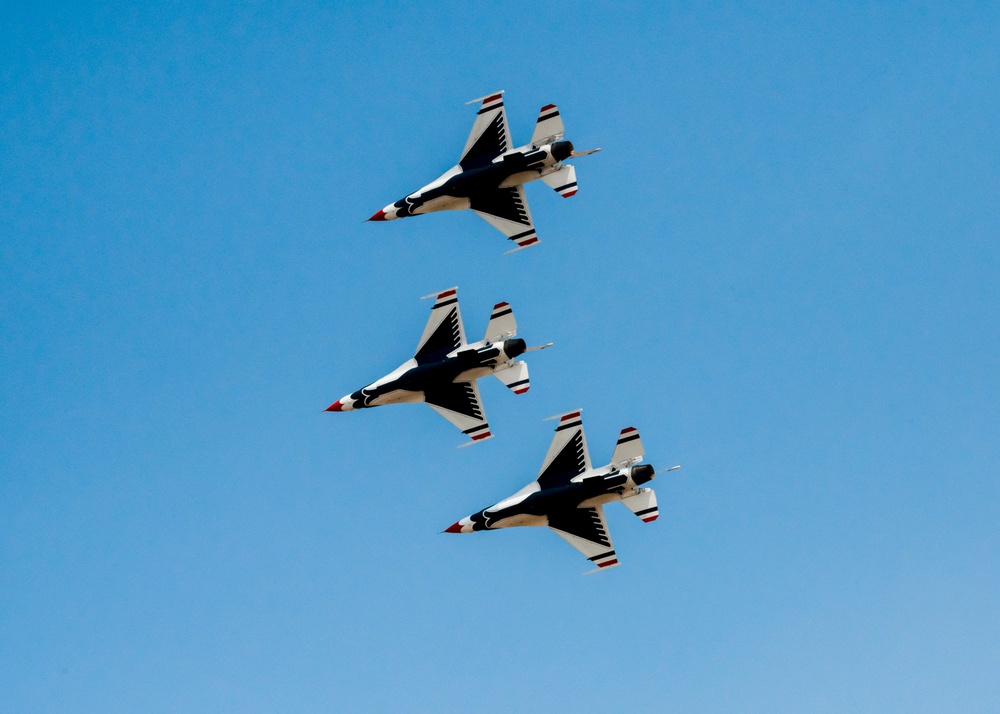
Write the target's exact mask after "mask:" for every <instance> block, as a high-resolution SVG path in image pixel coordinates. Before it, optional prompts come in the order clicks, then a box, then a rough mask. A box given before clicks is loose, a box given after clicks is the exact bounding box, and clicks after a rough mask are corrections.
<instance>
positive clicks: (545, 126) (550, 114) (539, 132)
mask: <svg viewBox="0 0 1000 714" xmlns="http://www.w3.org/2000/svg"><path fill="white" fill-rule="evenodd" d="M564 132H565V129H563V122H562V117H561V116H559V108H558V107H557V106H556V105H555V104H546V105H545V106H544V107H542V108H541V111H539V112H538V121H536V122H535V131H534V133H532V135H531V145H532V146H542V145H544V144H548V143H551V142H553V141H555V140H556V139H561V138H562V136H563V133H564Z"/></svg>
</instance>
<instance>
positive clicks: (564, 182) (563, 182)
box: [542, 164, 577, 198]
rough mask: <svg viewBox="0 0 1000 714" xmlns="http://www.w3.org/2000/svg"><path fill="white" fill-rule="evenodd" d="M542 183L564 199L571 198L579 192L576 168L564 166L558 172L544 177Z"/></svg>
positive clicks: (569, 165)
mask: <svg viewBox="0 0 1000 714" xmlns="http://www.w3.org/2000/svg"><path fill="white" fill-rule="evenodd" d="M542 181H544V182H545V183H546V184H547V185H548V186H549V188H551V189H552V190H553V191H555V192H556V193H558V194H559V195H560V196H562V197H563V198H569V197H570V196H572V195H574V194H575V193H576V191H577V186H576V167H574V166H573V165H572V164H564V165H563V167H562V168H561V169H559V170H558V171H553V172H552V173H550V174H546V175H545V176H542Z"/></svg>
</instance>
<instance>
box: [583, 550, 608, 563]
mask: <svg viewBox="0 0 1000 714" xmlns="http://www.w3.org/2000/svg"><path fill="white" fill-rule="evenodd" d="M614 555H615V552H614V551H613V550H609V551H608V552H607V553H601V554H600V555H592V556H590V557H589V558H587V560H593V561H597V560H604V559H605V558H613V557H614Z"/></svg>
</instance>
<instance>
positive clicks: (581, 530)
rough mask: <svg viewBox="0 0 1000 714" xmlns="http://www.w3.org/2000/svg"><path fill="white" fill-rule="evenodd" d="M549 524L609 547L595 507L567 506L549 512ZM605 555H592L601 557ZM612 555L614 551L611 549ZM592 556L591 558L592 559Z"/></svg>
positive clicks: (609, 542)
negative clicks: (563, 508)
mask: <svg viewBox="0 0 1000 714" xmlns="http://www.w3.org/2000/svg"><path fill="white" fill-rule="evenodd" d="M549 526H550V527H552V528H555V529H557V530H560V531H564V532H566V533H569V534H571V535H575V536H577V537H578V538H583V539H584V540H589V541H590V542H591V543H600V544H601V545H603V546H605V547H607V548H610V547H611V539H610V538H608V534H607V532H606V531H605V530H604V527H603V526H602V525H601V515H600V514H599V513H598V512H597V509H596V508H567V509H565V510H561V511H555V512H554V513H549ZM606 555H608V554H607V553H606V554H605V555H598V556H594V557H595V558H603V557H605V556H606ZM611 555H614V551H611ZM593 559H594V558H591V560H593Z"/></svg>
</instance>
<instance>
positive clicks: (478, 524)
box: [444, 411, 680, 572]
mask: <svg viewBox="0 0 1000 714" xmlns="http://www.w3.org/2000/svg"><path fill="white" fill-rule="evenodd" d="M553 419H558V420H559V425H558V426H557V427H556V434H555V437H554V438H553V439H552V444H551V445H550V446H549V451H548V453H547V454H546V455H545V461H543V462H542V469H541V471H540V472H539V474H538V478H536V479H535V480H534V481H532V482H531V483H529V484H528V485H527V486H525V487H524V488H522V489H521V490H520V491H518V492H517V493H515V494H514V495H513V496H510V497H509V498H505V499H504V500H502V501H500V502H499V503H495V504H493V505H492V506H489V507H488V508H484V509H483V510H481V511H477V512H476V513H473V514H472V515H471V516H467V517H466V518H463V519H462V520H460V521H458V522H456V523H454V524H452V525H451V526H449V527H448V528H447V529H445V531H444V532H445V533H471V532H473V531H487V530H496V529H497V528H510V527H512V526H548V527H549V528H551V529H552V530H554V531H555V532H556V533H557V534H558V535H560V536H561V537H562V538H563V539H564V540H566V542H567V543H569V544H570V545H571V546H573V547H574V548H576V549H577V550H578V551H580V552H581V553H583V555H584V556H585V557H586V558H587V559H588V560H590V561H591V562H592V563H594V564H595V565H596V566H597V568H596V569H595V570H600V569H601V568H608V567H612V566H615V565H618V556H617V555H616V554H615V549H614V548H613V547H612V545H611V536H610V535H609V534H608V526H607V523H606V521H605V519H604V504H605V503H610V502H612V501H621V502H622V503H624V504H625V506H626V507H627V508H628V509H629V510H630V511H632V513H634V514H635V515H637V516H638V517H639V518H641V519H642V520H643V521H644V522H646V523H649V522H651V521H655V520H656V518H657V517H658V516H659V515H660V512H659V510H657V506H656V494H655V493H654V492H653V490H652V489H651V488H643V486H642V485H643V484H644V483H648V482H649V481H650V480H652V478H653V476H654V474H655V473H656V472H655V471H654V469H653V467H652V466H650V465H648V464H640V463H639V462H640V461H642V457H643V454H644V453H645V451H644V450H643V448H642V440H641V439H640V438H639V432H638V431H637V430H636V429H635V428H634V427H631V426H630V427H627V428H625V429H622V431H621V434H620V435H619V436H618V443H617V444H616V445H615V451H614V453H613V454H612V455H611V463H609V464H608V465H607V466H602V467H600V468H596V469H595V468H594V467H593V466H591V464H590V454H589V452H588V451H587V440H586V438H585V437H584V435H583V421H582V420H581V418H580V412H579V411H575V412H571V413H569V414H563V415H561V416H557V417H553ZM679 468H680V466H674V467H672V468H670V469H667V470H668V471H673V470H675V469H679ZM591 572H594V571H591Z"/></svg>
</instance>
